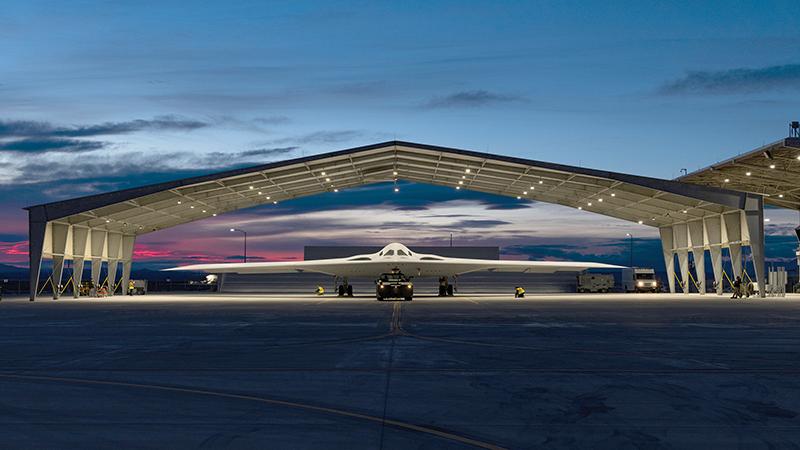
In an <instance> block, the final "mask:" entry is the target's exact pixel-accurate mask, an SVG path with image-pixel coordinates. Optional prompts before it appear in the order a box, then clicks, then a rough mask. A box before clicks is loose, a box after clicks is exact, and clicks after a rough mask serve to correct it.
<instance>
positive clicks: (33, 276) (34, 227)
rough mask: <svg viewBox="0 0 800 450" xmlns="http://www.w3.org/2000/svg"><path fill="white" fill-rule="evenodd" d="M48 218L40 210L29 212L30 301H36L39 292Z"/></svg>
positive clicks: (32, 209)
mask: <svg viewBox="0 0 800 450" xmlns="http://www.w3.org/2000/svg"><path fill="white" fill-rule="evenodd" d="M46 230H47V218H46V217H45V214H44V211H43V210H42V209H40V208H31V209H29V210H28V264H29V265H28V269H29V270H28V276H29V282H30V288H29V290H30V301H34V300H36V293H37V292H38V290H39V273H40V272H41V271H42V250H44V234H45V232H46Z"/></svg>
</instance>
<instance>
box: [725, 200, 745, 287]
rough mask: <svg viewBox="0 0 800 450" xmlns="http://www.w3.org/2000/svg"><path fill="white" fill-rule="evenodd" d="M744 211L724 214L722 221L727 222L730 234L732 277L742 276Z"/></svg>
mask: <svg viewBox="0 0 800 450" xmlns="http://www.w3.org/2000/svg"><path fill="white" fill-rule="evenodd" d="M741 219H742V213H741V212H739V211H736V212H734V213H728V214H724V215H723V216H722V222H723V223H724V224H725V232H726V234H727V235H728V251H729V252H730V256H731V266H732V267H733V274H731V279H733V280H735V279H736V277H740V276H742V242H741V241H742V220H741Z"/></svg>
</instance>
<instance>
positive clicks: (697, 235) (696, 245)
mask: <svg viewBox="0 0 800 450" xmlns="http://www.w3.org/2000/svg"><path fill="white" fill-rule="evenodd" d="M689 238H690V239H691V241H692V256H693V257H694V270H695V275H696V280H697V285H698V286H699V287H698V290H699V291H700V295H705V293H706V251H705V247H704V245H705V239H704V238H703V221H702V220H695V221H692V222H689Z"/></svg>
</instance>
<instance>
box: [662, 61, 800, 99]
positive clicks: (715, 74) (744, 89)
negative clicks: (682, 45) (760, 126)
mask: <svg viewBox="0 0 800 450" xmlns="http://www.w3.org/2000/svg"><path fill="white" fill-rule="evenodd" d="M786 89H800V64H787V65H783V66H769V67H763V68H758V69H747V68H740V69H731V70H719V71H693V72H688V73H687V74H686V76H684V77H683V78H679V79H677V80H674V81H670V82H668V83H665V84H664V85H662V86H661V87H660V88H659V89H658V92H659V93H660V94H662V95H682V94H739V93H752V92H762V91H769V90H786Z"/></svg>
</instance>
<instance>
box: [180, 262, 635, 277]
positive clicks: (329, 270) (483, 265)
mask: <svg viewBox="0 0 800 450" xmlns="http://www.w3.org/2000/svg"><path fill="white" fill-rule="evenodd" d="M355 259H356V260H353V258H340V259H321V260H311V261H288V262H257V263H224V264H195V265H190V266H181V267H174V268H171V269H166V270H181V271H193V272H207V273H242V274H247V273H250V274H255V273H258V274H275V273H321V274H325V275H338V276H345V277H377V276H379V275H380V274H382V273H387V272H392V271H394V270H399V271H401V272H403V273H404V274H406V275H407V276H411V277H440V276H453V275H461V274H465V273H470V272H517V273H555V272H582V271H584V270H587V269H621V268H623V267H622V266H615V265H611V264H603V263H595V262H572V261H503V260H486V259H466V258H445V257H429V258H420V259H419V260H377V261H375V260H364V259H362V260H358V258H355Z"/></svg>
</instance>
